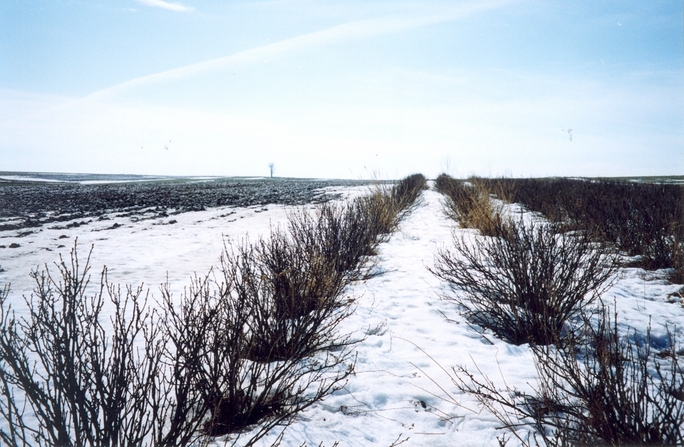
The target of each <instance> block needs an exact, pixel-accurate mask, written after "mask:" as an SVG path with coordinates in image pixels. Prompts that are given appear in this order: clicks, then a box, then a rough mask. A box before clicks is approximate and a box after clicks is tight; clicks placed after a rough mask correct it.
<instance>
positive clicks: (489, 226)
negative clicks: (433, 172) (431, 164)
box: [436, 174, 508, 236]
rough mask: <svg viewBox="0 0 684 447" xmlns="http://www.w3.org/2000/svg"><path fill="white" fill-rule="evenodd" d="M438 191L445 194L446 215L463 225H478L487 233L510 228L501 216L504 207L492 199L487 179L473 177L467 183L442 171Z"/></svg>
mask: <svg viewBox="0 0 684 447" xmlns="http://www.w3.org/2000/svg"><path fill="white" fill-rule="evenodd" d="M436 186H437V190H438V191H439V192H441V193H442V194H444V195H445V197H446V200H445V204H444V205H445V209H446V212H447V215H449V216H450V217H451V218H453V219H454V220H457V221H458V223H459V224H460V225H461V226H462V227H464V228H475V229H478V230H480V232H481V233H482V234H483V235H485V236H503V235H504V234H505V232H506V231H507V230H508V226H507V222H506V219H504V218H503V217H502V214H501V212H502V206H501V205H496V204H494V202H492V200H491V198H490V195H491V194H493V192H492V191H491V190H490V189H489V188H488V187H487V184H486V183H485V182H482V181H480V179H478V178H475V177H472V178H470V179H468V181H467V182H465V181H459V180H456V179H453V178H451V177H449V176H448V175H446V174H441V175H440V176H439V177H438V178H437V182H436Z"/></svg>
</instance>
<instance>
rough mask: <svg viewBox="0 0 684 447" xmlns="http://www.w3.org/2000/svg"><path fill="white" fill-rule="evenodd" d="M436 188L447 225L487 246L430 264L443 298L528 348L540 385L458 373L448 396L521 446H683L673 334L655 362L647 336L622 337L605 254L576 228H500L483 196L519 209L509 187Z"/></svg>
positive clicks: (442, 181) (682, 384) (465, 245)
mask: <svg viewBox="0 0 684 447" xmlns="http://www.w3.org/2000/svg"><path fill="white" fill-rule="evenodd" d="M436 187H437V188H438V189H439V190H440V191H443V192H444V194H445V196H446V197H445V208H446V210H447V213H448V214H450V215H452V216H454V217H456V218H457V219H458V220H459V222H460V223H461V225H463V226H468V227H475V228H478V229H480V230H481V231H482V233H483V234H485V235H489V236H490V237H476V238H475V239H474V240H471V239H466V236H464V235H461V236H457V235H454V245H453V247H452V248H451V249H442V250H440V251H439V252H438V254H437V256H436V258H435V266H434V267H433V268H432V272H433V273H434V274H435V275H437V276H438V277H439V278H441V279H443V280H444V281H446V282H447V283H448V284H450V285H451V286H452V289H453V291H454V293H453V294H451V295H448V296H445V298H446V299H448V300H452V301H454V302H456V303H457V304H458V306H459V307H460V308H461V309H462V310H463V311H464V313H465V316H466V318H467V319H468V320H469V321H470V322H472V323H473V324H475V325H478V326H480V327H482V328H486V329H490V330H492V331H493V332H494V333H495V334H496V335H497V336H499V337H501V338H502V339H504V340H506V341H507V342H510V343H514V344H522V343H529V344H530V346H531V348H532V351H533V353H534V356H535V364H536V366H537V371H538V373H539V382H538V383H539V384H538V388H537V389H536V390H535V393H532V394H530V393H526V392H522V391H520V390H518V389H515V388H512V387H509V386H505V387H504V388H503V389H502V388H499V387H497V386H496V385H495V384H494V382H493V381H492V380H491V379H490V378H488V377H486V376H485V377H482V376H481V375H480V376H476V375H474V374H472V373H471V372H469V371H468V370H467V368H464V367H460V368H456V369H454V375H453V376H452V380H453V382H454V384H455V385H456V386H457V387H458V388H459V389H460V390H461V391H463V392H466V393H469V394H472V395H474V396H475V398H476V399H477V400H478V401H479V402H480V404H481V405H482V406H483V407H484V408H486V409H488V410H490V411H491V412H492V413H493V414H494V415H495V416H496V417H497V418H498V419H499V421H500V422H501V423H502V424H503V428H506V429H508V430H510V432H511V433H512V434H513V435H514V436H516V437H517V438H518V440H519V441H520V442H521V443H522V444H523V445H538V444H539V443H540V442H542V443H543V444H544V445H559V446H561V445H562V446H565V445H636V444H639V445H643V444H661V445H662V444H665V445H675V444H676V445H681V444H682V443H684V365H682V363H681V361H680V357H681V356H682V355H684V351H682V350H680V351H677V350H676V348H675V340H674V337H673V336H672V335H671V334H670V333H669V332H668V337H667V338H668V339H667V343H665V345H666V346H665V348H664V349H662V350H661V351H660V352H657V353H655V352H652V351H651V337H650V329H649V330H648V331H647V332H646V333H645V334H638V333H637V332H636V331H635V330H632V331H631V332H630V334H627V335H624V334H620V333H619V331H618V324H617V314H614V315H613V316H612V317H611V315H610V312H609V310H608V308H607V307H606V306H604V305H603V302H602V301H601V295H602V293H603V292H604V291H605V290H606V288H607V287H609V286H610V285H611V282H612V280H613V279H614V278H615V272H616V270H617V267H618V256H617V253H615V251H614V249H613V248H612V244H609V243H607V242H605V240H604V239H598V241H597V238H596V237H595V234H594V233H592V232H591V231H589V230H588V229H586V228H583V227H578V228H579V229H578V228H575V230H574V231H568V228H567V220H562V221H558V222H551V223H530V222H526V221H524V220H523V218H522V216H521V218H520V220H515V219H513V218H512V217H510V216H509V217H505V216H504V215H503V214H502V212H501V207H500V206H499V208H497V206H496V205H494V204H493V203H491V200H490V194H493V193H494V191H493V190H492V189H491V188H498V190H496V193H497V195H498V196H499V197H506V196H507V194H508V197H515V196H513V195H511V194H510V189H506V187H507V185H506V184H505V183H496V182H487V181H486V180H483V179H469V181H468V182H463V181H459V180H455V179H452V178H450V177H448V176H446V175H442V176H440V177H439V178H438V181H437V183H436ZM473 197H475V199H473ZM487 201H488V202H490V203H489V204H486V203H485V202H487ZM473 210H475V211H473ZM488 213H489V215H487V214H488ZM473 215H474V216H477V217H476V218H474V219H471V218H470V216H473ZM492 222H493V223H494V226H492ZM492 228H494V231H492ZM525 427H527V428H528V429H530V428H531V429H532V430H531V431H530V430H521V429H523V428H525ZM504 439H505V438H502V439H501V442H502V443H505V441H504Z"/></svg>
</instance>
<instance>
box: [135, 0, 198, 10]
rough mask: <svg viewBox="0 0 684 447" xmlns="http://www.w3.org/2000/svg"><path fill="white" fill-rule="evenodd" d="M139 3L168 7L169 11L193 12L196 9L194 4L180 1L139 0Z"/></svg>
mask: <svg viewBox="0 0 684 447" xmlns="http://www.w3.org/2000/svg"><path fill="white" fill-rule="evenodd" d="M138 3H142V4H143V5H147V6H154V7H155V8H162V9H168V10H169V11H178V12H193V11H194V10H195V8H193V7H192V6H185V5H181V4H180V3H169V2H165V1H164V0H138Z"/></svg>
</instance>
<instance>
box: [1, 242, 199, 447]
mask: <svg viewBox="0 0 684 447" xmlns="http://www.w3.org/2000/svg"><path fill="white" fill-rule="evenodd" d="M89 259H90V256H88V259H86V262H85V263H82V262H80V261H79V257H78V253H77V246H76V244H74V249H73V250H72V252H71V258H70V260H63V259H61V258H60V260H59V262H58V263H56V270H57V273H53V271H51V270H50V269H49V268H48V267H47V266H46V267H45V269H43V270H40V271H39V270H36V271H34V272H33V274H32V276H33V278H34V280H35V281H36V288H35V291H34V293H33V295H31V298H26V306H27V309H28V314H27V315H26V316H25V317H19V318H17V317H16V316H15V313H14V310H13V309H12V307H11V305H10V300H9V299H8V292H9V289H8V288H7V289H4V290H3V292H2V293H0V327H1V328H0V389H1V391H0V395H1V396H2V397H1V398H0V418H1V419H4V421H3V424H2V426H1V428H0V441H1V443H2V444H3V445H8V446H20V445H21V446H24V445H36V446H85V445H88V446H104V445H139V446H151V445H154V446H186V445H191V444H194V443H195V442H196V441H197V439H198V433H199V431H200V429H201V426H202V424H203V422H204V419H205V416H206V414H207V407H206V406H205V405H204V403H203V400H202V398H201V396H200V395H199V394H197V392H196V389H195V387H194V385H193V380H194V378H193V377H192V375H191V374H187V373H188V372H189V371H188V370H187V368H186V367H187V366H188V365H187V364H185V363H184V361H183V360H182V359H183V357H184V356H185V353H186V351H187V349H190V348H191V347H190V346H188V345H183V346H180V347H179V349H177V350H169V349H168V346H169V345H170V344H171V343H172V342H171V340H175V339H176V337H177V336H178V335H179V334H178V333H171V332H169V331H168V330H167V329H168V327H167V326H166V325H165V324H164V323H165V320H164V319H163V318H161V317H160V314H159V312H158V311H156V310H153V309H152V308H151V307H150V306H149V305H148V303H147V295H146V294H144V293H143V289H142V287H138V288H132V287H128V288H126V290H125V292H122V291H121V289H120V288H119V287H115V286H113V285H111V284H109V283H108V282H107V274H106V273H107V272H106V269H103V271H102V275H101V277H100V284H99V289H97V290H96V291H95V292H93V293H92V294H91V293H88V292H87V290H88V283H89V278H90V276H89V270H90V266H89ZM105 306H112V309H113V311H112V312H111V317H110V319H106V318H105V317H104V316H103V309H104V308H105ZM107 320H108V321H107ZM108 323H109V324H108ZM200 347H201V346H195V347H194V348H200ZM194 359H195V360H196V358H194Z"/></svg>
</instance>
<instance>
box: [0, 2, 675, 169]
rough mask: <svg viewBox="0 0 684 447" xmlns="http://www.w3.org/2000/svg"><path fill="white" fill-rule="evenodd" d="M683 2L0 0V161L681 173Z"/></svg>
mask: <svg viewBox="0 0 684 447" xmlns="http://www.w3.org/2000/svg"><path fill="white" fill-rule="evenodd" d="M683 4H684V2H682V1H672V0H670V1H659V0H654V1H648V2H644V1H643V0H615V1H613V0H601V1H596V0H593V1H585V0H578V1H575V2H568V1H563V0H479V1H457V0H420V1H413V0H407V1H402V0H391V1H389V0H344V1H342V0H267V1H258V0H249V1H229V0H226V1H215V0H214V1H211V0H181V1H180V2H176V1H166V0H101V1H100V2H96V1H91V0H89V1H85V0H83V1H81V0H3V1H2V2H0V171H40V172H43V171H47V172H79V173H110V174H148V175H219V176H224V175H226V176H233V175H235V176H267V175H269V164H270V163H273V165H274V174H275V175H276V176H282V177H318V178H351V179H357V178H399V177H403V176H405V175H408V174H411V173H415V172H421V173H423V174H425V175H427V176H428V177H434V176H436V175H438V174H439V173H441V172H447V173H449V174H452V175H456V176H467V175H471V174H477V175H487V176H501V175H505V176H511V177H529V176H641V175H681V174H684V11H683V10H684V8H683Z"/></svg>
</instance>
